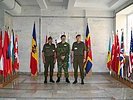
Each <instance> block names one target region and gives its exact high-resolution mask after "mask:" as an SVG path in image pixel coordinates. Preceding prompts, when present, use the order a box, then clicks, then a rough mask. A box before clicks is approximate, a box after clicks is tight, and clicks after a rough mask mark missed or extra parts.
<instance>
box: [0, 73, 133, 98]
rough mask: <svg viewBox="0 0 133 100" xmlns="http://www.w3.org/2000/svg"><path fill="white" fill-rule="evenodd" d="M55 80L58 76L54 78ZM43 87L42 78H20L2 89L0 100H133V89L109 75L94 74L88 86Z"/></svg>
mask: <svg viewBox="0 0 133 100" xmlns="http://www.w3.org/2000/svg"><path fill="white" fill-rule="evenodd" d="M54 79H56V77H54ZM73 80H74V79H73V77H70V81H71V84H67V83H65V80H64V78H62V80H61V83H58V84H56V83H54V84H52V83H48V84H43V76H42V75H40V76H38V78H36V79H33V78H31V77H30V76H28V75H20V76H19V78H17V79H16V80H14V81H13V82H12V83H10V84H9V85H7V86H6V87H4V88H2V89H0V100H133V89H131V88H128V87H127V86H125V85H123V84H122V83H120V82H118V81H116V80H114V79H113V78H112V77H110V76H109V75H101V74H100V75H99V74H98V75H92V76H91V78H88V77H86V78H85V84H84V85H81V84H80V79H79V80H78V81H79V83H78V84H75V85H73V84H72V82H73Z"/></svg>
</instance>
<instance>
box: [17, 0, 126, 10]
mask: <svg viewBox="0 0 133 100" xmlns="http://www.w3.org/2000/svg"><path fill="white" fill-rule="evenodd" d="M16 1H17V2H18V3H19V4H20V5H21V6H22V7H23V6H39V7H40V8H41V9H44V8H47V9H50V6H53V7H65V8H66V9H89V10H90V9H93V10H115V9H116V8H118V7H119V6H121V5H122V4H124V3H125V2H127V1H128V0H16ZM43 3H44V4H43ZM43 6H45V7H43Z"/></svg>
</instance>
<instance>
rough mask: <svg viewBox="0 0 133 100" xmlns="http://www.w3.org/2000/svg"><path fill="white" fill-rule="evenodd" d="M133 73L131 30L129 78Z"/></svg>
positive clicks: (132, 38)
mask: <svg viewBox="0 0 133 100" xmlns="http://www.w3.org/2000/svg"><path fill="white" fill-rule="evenodd" d="M132 72H133V34H132V30H131V40H130V52H129V67H128V77H130V76H131V74H132Z"/></svg>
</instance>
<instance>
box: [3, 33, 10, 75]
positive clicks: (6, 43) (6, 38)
mask: <svg viewBox="0 0 133 100" xmlns="http://www.w3.org/2000/svg"><path fill="white" fill-rule="evenodd" d="M9 44H10V41H9V36H8V32H7V31H5V34H4V45H3V59H4V68H3V70H4V71H3V74H4V77H7V75H8V70H9V65H8V46H9Z"/></svg>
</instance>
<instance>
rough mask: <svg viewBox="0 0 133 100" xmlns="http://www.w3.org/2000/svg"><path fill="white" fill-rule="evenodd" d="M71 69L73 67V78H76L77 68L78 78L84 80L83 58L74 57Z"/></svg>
mask: <svg viewBox="0 0 133 100" xmlns="http://www.w3.org/2000/svg"><path fill="white" fill-rule="evenodd" d="M73 67H74V78H77V77H78V67H79V69H80V77H81V79H84V66H83V56H74V60H73Z"/></svg>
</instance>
